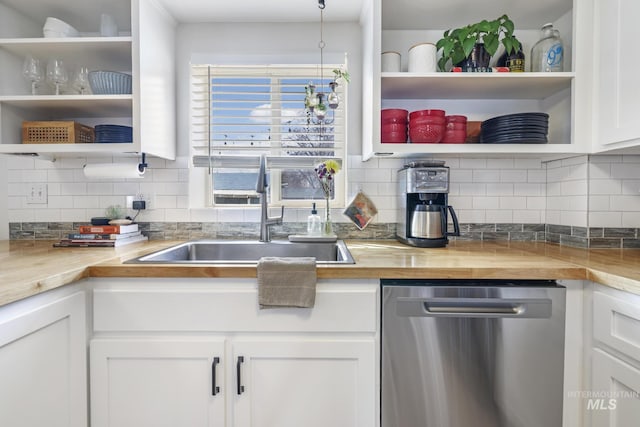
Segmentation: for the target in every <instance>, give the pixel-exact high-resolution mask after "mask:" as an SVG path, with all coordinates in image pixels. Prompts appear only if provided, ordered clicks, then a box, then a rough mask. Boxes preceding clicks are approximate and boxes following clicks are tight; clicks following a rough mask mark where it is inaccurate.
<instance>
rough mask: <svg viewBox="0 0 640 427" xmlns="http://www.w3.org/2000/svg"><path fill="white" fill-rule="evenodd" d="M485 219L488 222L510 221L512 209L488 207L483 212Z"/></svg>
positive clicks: (511, 219) (511, 220)
mask: <svg viewBox="0 0 640 427" xmlns="http://www.w3.org/2000/svg"><path fill="white" fill-rule="evenodd" d="M485 221H486V222H489V223H512V222H513V211H511V210H508V209H498V210H493V209H488V210H487V211H486V213H485Z"/></svg>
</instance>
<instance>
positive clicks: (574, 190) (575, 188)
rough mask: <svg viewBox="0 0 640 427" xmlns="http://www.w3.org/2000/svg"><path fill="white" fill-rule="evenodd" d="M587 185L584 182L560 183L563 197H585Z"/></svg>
mask: <svg viewBox="0 0 640 427" xmlns="http://www.w3.org/2000/svg"><path fill="white" fill-rule="evenodd" d="M588 188H589V185H588V183H587V181H586V180H573V181H564V182H561V183H560V192H561V193H562V195H563V196H586V195H587V192H588Z"/></svg>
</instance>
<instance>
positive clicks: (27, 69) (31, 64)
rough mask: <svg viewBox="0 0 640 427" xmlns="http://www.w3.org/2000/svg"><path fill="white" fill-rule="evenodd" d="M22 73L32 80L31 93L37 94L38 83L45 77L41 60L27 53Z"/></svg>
mask: <svg viewBox="0 0 640 427" xmlns="http://www.w3.org/2000/svg"><path fill="white" fill-rule="evenodd" d="M22 75H23V76H24V78H25V79H27V80H29V81H30V82H31V95H35V94H36V90H37V88H38V83H40V82H41V81H42V80H43V79H44V76H43V73H42V65H41V64H40V60H39V59H37V58H34V57H33V56H31V55H27V56H26V57H25V59H24V63H23V64H22Z"/></svg>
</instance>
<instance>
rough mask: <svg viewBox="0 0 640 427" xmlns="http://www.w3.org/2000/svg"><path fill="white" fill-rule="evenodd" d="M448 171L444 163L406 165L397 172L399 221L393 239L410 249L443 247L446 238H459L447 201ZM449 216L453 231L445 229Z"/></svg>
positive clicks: (456, 222) (456, 221) (456, 219)
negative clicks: (410, 247) (411, 247)
mask: <svg viewBox="0 0 640 427" xmlns="http://www.w3.org/2000/svg"><path fill="white" fill-rule="evenodd" d="M448 195H449V168H448V167H446V166H444V162H439V163H427V164H425V163H420V164H417V165H416V164H409V165H407V166H405V168H403V169H401V170H400V171H398V197H399V201H398V222H397V224H396V237H397V238H398V240H399V241H401V242H403V243H406V244H408V245H412V246H418V247H423V248H437V247H443V246H446V245H447V243H448V242H449V239H448V237H449V236H459V235H460V226H459V224H458V218H457V217H456V213H455V211H454V210H453V208H452V207H451V206H449V204H448V203H449V202H448ZM449 215H451V221H452V222H453V228H454V231H452V232H451V231H449V230H448V220H449Z"/></svg>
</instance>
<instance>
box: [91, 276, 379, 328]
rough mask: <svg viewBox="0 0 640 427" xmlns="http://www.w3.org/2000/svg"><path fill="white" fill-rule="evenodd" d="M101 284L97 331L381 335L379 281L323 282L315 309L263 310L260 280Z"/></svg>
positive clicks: (96, 294) (97, 299) (97, 290)
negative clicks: (257, 281)
mask: <svg viewBox="0 0 640 427" xmlns="http://www.w3.org/2000/svg"><path fill="white" fill-rule="evenodd" d="M98 282H99V283H98V284H97V285H96V287H95V288H94V291H93V304H94V307H93V308H94V310H93V311H94V319H93V321H94V322H93V323H94V330H95V331H96V332H108V331H187V332H188V331H193V332H248V331H264V332H372V333H373V332H375V331H376V324H377V306H378V293H377V292H378V283H377V281H367V280H349V281H345V282H340V283H335V282H333V281H327V282H318V286H317V294H316V302H315V307H314V308H312V309H301V308H276V309H264V310H260V309H259V308H258V288H257V284H256V281H255V279H254V280H252V279H246V280H245V279H231V280H228V279H225V280H220V281H218V280H215V281H212V280H210V279H209V280H204V281H203V280H199V279H189V280H184V281H179V280H171V281H162V280H160V281H159V280H157V279H155V280H151V279H114V280H108V281H106V280H105V281H104V282H102V281H98ZM100 283H104V286H103V285H101V284H100Z"/></svg>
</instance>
